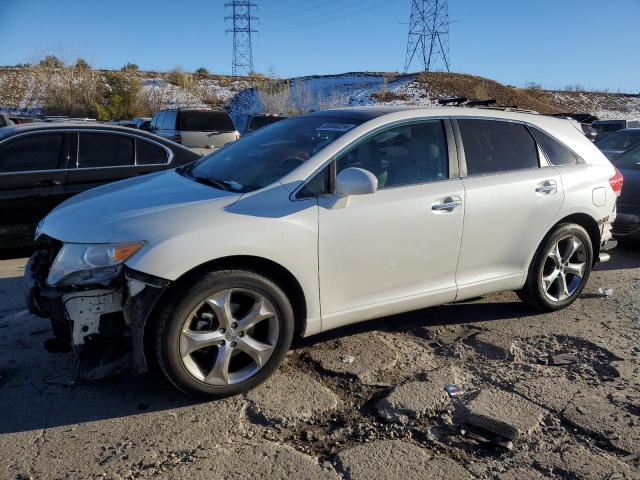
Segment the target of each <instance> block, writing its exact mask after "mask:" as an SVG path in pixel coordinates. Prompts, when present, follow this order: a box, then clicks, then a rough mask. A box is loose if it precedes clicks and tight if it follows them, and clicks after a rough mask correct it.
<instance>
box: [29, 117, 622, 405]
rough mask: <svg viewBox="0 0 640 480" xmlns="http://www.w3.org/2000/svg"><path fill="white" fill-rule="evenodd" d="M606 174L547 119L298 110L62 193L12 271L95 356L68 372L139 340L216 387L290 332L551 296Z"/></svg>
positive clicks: (608, 211) (571, 282)
mask: <svg viewBox="0 0 640 480" xmlns="http://www.w3.org/2000/svg"><path fill="white" fill-rule="evenodd" d="M621 187H622V177H621V176H620V174H619V172H617V171H616V169H615V168H614V167H613V166H612V165H611V164H610V163H609V161H608V160H607V159H606V158H605V157H604V156H603V155H602V153H600V152H599V151H598V149H597V148H596V147H595V146H594V145H593V144H592V143H591V142H590V141H589V140H587V138H585V136H584V135H583V134H582V132H580V131H579V130H578V129H576V128H575V127H574V126H573V125H572V124H571V123H570V122H568V121H566V120H561V119H555V118H551V117H546V116H542V115H532V114H522V113H515V112H508V111H498V110H489V109H470V108H438V109H424V108H407V107H403V108H392V109H381V108H357V109H344V110H333V111H326V112H319V113H311V114H308V115H303V116H300V117H295V118H291V119H287V120H283V121H282V122H278V123H276V124H273V125H271V126H268V127H265V128H264V129H261V130H259V131H257V132H255V133H253V134H252V135H250V136H248V137H246V138H244V139H241V140H240V141H238V142H235V143H232V144H230V145H228V146H226V147H225V148H224V149H222V150H220V151H219V152H217V153H216V154H215V155H212V156H209V157H203V158H202V159H200V160H198V161H196V162H195V163H192V164H189V165H187V166H186V167H182V168H178V169H176V170H171V171H168V172H164V173H158V174H152V175H147V176H143V177H137V178H133V179H129V180H124V181H121V182H117V183H114V184H111V185H106V186H103V187H99V188H96V189H95V190H91V191H89V192H86V193H83V194H80V195H78V196H76V197H74V198H72V199H70V200H68V201H67V202H65V203H63V204H62V205H61V206H59V207H58V208H57V209H56V210H54V211H53V212H52V213H51V214H49V215H48V216H47V217H46V218H45V219H44V221H43V222H41V224H40V225H39V228H38V232H37V236H38V237H39V240H40V242H41V243H42V245H43V247H42V249H41V250H40V251H39V252H37V253H35V254H34V256H33V257H32V258H31V260H30V262H29V265H28V267H27V269H26V274H25V285H26V289H27V293H28V298H29V302H30V307H31V309H32V311H33V312H35V313H37V314H40V315H43V316H48V317H50V318H51V320H52V323H53V326H54V330H55V332H56V333H57V335H58V338H59V341H61V342H70V343H72V344H73V345H74V347H75V348H74V349H75V350H76V351H82V349H85V350H88V349H102V350H103V352H104V355H107V356H108V358H109V359H110V363H108V364H105V363H102V364H101V366H100V369H94V370H92V369H91V367H90V366H88V367H86V368H85V370H84V371H86V372H87V376H89V377H92V376H93V377H95V376H97V375H98V374H99V372H102V373H104V372H106V371H107V370H108V369H107V366H106V365H109V366H111V367H112V370H117V369H118V368H124V367H126V366H129V367H130V368H131V369H132V370H133V371H134V372H143V371H145V369H146V368H147V359H148V357H147V356H146V355H149V354H150V355H153V356H154V357H155V360H156V361H157V362H158V363H159V365H160V367H161V368H162V370H163V371H164V373H165V374H166V376H167V377H168V378H169V379H170V380H171V381H172V382H173V383H174V384H175V385H176V386H177V387H178V388H180V389H181V390H183V391H185V392H188V393H190V394H194V395H199V396H208V397H218V396H224V395H230V394H234V393H238V392H242V391H246V390H247V389H249V388H252V387H254V386H255V385H257V384H258V383H260V382H261V381H263V380H264V379H265V378H266V377H267V376H268V375H270V374H271V373H272V372H273V371H274V370H275V369H276V368H277V367H278V365H279V364H280V363H281V361H282V359H283V358H284V356H285V353H286V351H287V349H288V348H289V346H290V343H291V340H292V337H293V335H294V334H299V335H302V336H308V335H313V334H316V333H319V332H322V331H326V330H329V329H332V328H336V327H340V326H343V325H347V324H350V323H354V322H359V321H362V320H367V319H371V318H377V317H381V316H384V315H392V314H396V313H399V312H404V311H408V310H414V309H420V308H424V307H429V306H432V305H438V304H442V303H446V302H452V301H456V300H463V299H468V298H472V297H476V296H478V295H484V294H487V293H491V292H496V291H500V290H515V291H517V292H518V294H519V295H520V298H522V300H524V301H525V302H526V303H528V304H529V305H531V306H533V307H535V308H537V309H540V310H546V311H550V310H557V309H560V308H563V307H566V306H567V305H569V304H571V303H572V302H573V301H574V300H575V299H576V298H577V297H578V296H579V295H580V292H581V291H582V289H583V288H584V286H585V283H586V282H587V279H588V278H589V273H590V271H591V268H592V267H593V266H594V265H595V264H596V263H597V262H598V261H599V260H600V261H602V260H606V259H607V258H608V256H607V255H606V254H604V253H602V252H603V251H604V250H605V249H606V247H607V245H606V243H607V241H608V240H609V239H610V236H611V234H610V224H611V222H612V221H613V218H614V216H615V205H616V197H617V195H618V194H619V192H620V189H621ZM117 355H121V357H120V358H121V361H115V360H114V358H116V357H117ZM96 357H97V355H95V352H93V355H91V356H90V357H89V358H90V359H95V358H96ZM85 361H86V362H89V361H90V360H89V359H86V360H85Z"/></svg>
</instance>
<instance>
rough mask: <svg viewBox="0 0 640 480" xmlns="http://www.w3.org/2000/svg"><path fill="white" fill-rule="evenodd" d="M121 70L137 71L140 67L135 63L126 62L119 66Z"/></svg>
mask: <svg viewBox="0 0 640 480" xmlns="http://www.w3.org/2000/svg"><path fill="white" fill-rule="evenodd" d="M121 70H122V71H123V72H137V71H138V70H140V67H139V66H138V65H137V64H135V63H127V64H126V65H125V66H124V67H122V68H121Z"/></svg>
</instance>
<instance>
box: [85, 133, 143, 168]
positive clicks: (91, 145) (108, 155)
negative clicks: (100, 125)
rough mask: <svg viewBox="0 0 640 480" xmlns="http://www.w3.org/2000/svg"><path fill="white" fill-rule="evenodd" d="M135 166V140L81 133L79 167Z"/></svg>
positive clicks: (117, 136) (125, 137) (108, 134)
mask: <svg viewBox="0 0 640 480" xmlns="http://www.w3.org/2000/svg"><path fill="white" fill-rule="evenodd" d="M122 165H133V138H131V137H127V136H124V135H113V134H110V133H81V134H80V158H79V159H78V167H80V168H94V167H115V166H122Z"/></svg>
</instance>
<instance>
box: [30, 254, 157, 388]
mask: <svg viewBox="0 0 640 480" xmlns="http://www.w3.org/2000/svg"><path fill="white" fill-rule="evenodd" d="M50 260H51V255H50V253H49V252H48V251H47V250H39V251H37V252H36V253H34V254H33V255H32V256H31V258H30V259H29V262H28V263H27V266H26V267H25V273H24V294H25V300H26V304H27V307H28V309H29V311H30V312H31V313H33V314H34V315H38V316H40V317H44V318H48V319H49V320H50V321H51V326H52V328H53V331H54V334H55V335H56V337H57V338H58V339H59V340H60V341H62V342H64V343H65V344H67V343H68V344H69V345H70V346H72V347H73V350H74V352H75V353H76V354H77V355H78V357H79V358H80V360H81V367H82V368H80V369H79V376H81V377H83V378H87V379H95V378H102V377H104V376H107V375H110V374H114V373H118V372H120V371H122V370H124V369H127V368H128V369H129V370H131V371H132V372H133V373H143V372H145V371H146V370H147V362H146V358H145V352H144V330H145V325H146V322H147V320H148V318H149V316H150V314H151V312H152V311H153V308H154V306H155V304H156V303H157V301H158V299H159V298H160V296H161V295H162V293H163V292H164V291H165V290H166V288H167V287H168V285H169V282H168V281H166V280H164V279H160V278H156V277H152V276H150V275H146V274H143V273H140V272H136V271H134V270H130V269H126V268H125V269H124V270H123V272H122V274H121V275H120V277H119V278H117V279H114V281H112V282H111V283H110V284H109V285H82V286H73V285H71V286H65V287H60V288H58V287H52V286H50V285H48V284H47V283H46V275H47V274H48V270H49V264H50Z"/></svg>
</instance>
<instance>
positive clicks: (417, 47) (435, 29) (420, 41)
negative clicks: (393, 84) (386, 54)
mask: <svg viewBox="0 0 640 480" xmlns="http://www.w3.org/2000/svg"><path fill="white" fill-rule="evenodd" d="M416 54H417V55H418V57H419V59H420V63H421V64H422V69H423V70H424V71H426V72H429V71H434V70H439V69H444V70H446V71H447V72H448V71H449V2H448V0H411V17H410V19H409V37H408V39H407V52H406V55H405V63H404V71H405V73H406V72H408V71H409V68H410V67H411V64H412V63H413V60H414V58H415V56H416Z"/></svg>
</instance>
